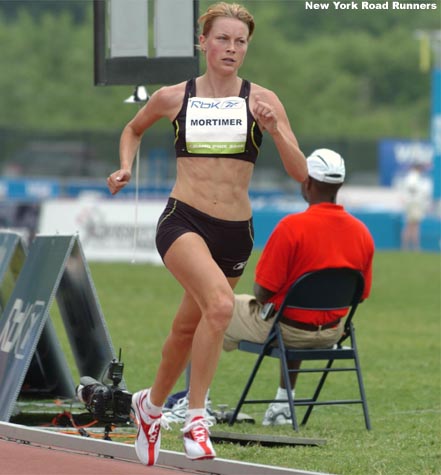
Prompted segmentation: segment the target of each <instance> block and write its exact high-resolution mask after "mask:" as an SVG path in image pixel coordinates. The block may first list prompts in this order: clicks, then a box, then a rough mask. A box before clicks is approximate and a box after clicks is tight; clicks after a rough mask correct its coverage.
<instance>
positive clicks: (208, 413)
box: [162, 396, 216, 424]
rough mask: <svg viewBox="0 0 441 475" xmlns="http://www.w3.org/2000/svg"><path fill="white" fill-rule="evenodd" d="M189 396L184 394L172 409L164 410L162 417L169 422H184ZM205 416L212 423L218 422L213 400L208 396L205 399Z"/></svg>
mask: <svg viewBox="0 0 441 475" xmlns="http://www.w3.org/2000/svg"><path fill="white" fill-rule="evenodd" d="M188 403H189V401H188V397H187V396H184V397H181V398H180V399H178V400H177V401H176V402H175V404H173V407H172V408H171V409H168V410H167V409H166V410H164V412H163V414H162V417H164V419H165V420H166V421H167V422H169V423H173V422H174V423H177V424H184V423H185V417H186V415H187V411H188ZM204 418H205V419H206V420H207V421H210V422H211V423H212V424H216V417H215V416H214V414H213V411H212V410H211V401H210V400H209V399H208V398H207V399H206V400H205V414H204Z"/></svg>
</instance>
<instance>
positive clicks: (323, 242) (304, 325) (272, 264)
mask: <svg viewBox="0 0 441 475" xmlns="http://www.w3.org/2000/svg"><path fill="white" fill-rule="evenodd" d="M307 165H308V174H309V177H308V178H307V179H306V181H305V182H304V183H303V184H302V195H303V198H304V199H305V201H307V203H308V204H309V207H308V208H307V209H306V211H304V212H301V213H296V214H291V215H289V216H286V217H285V218H283V219H282V220H281V221H280V222H279V223H278V225H277V226H276V228H275V229H274V231H273V232H272V234H271V236H270V238H269V240H268V242H267V243H266V245H265V248H264V249H263V251H262V255H261V257H260V259H259V262H258V264H257V267H256V271H255V283H254V296H252V295H237V296H236V301H235V308H234V313H233V318H232V320H231V322H230V325H229V326H228V328H227V331H226V332H225V337H224V344H223V348H224V350H225V351H231V350H234V349H237V346H238V342H239V341H240V340H248V341H254V342H258V343H262V342H263V341H264V340H265V338H266V336H267V335H268V332H269V330H270V328H271V325H272V321H271V319H268V320H263V319H262V316H261V312H262V308H263V305H264V304H265V303H267V302H273V303H274V305H275V308H276V309H278V308H279V307H280V305H281V303H282V301H283V299H284V297H285V294H286V292H287V290H288V288H289V287H290V286H291V284H292V283H293V282H294V281H295V280H296V279H297V278H298V277H300V276H301V275H302V274H305V273H306V272H309V271H312V270H318V269H323V268H327V267H351V268H353V269H358V270H360V271H361V272H362V273H363V275H364V279H365V288H364V293H363V297H362V299H363V300H364V299H365V298H367V297H368V295H369V293H370V289H371V282H372V259H373V255H374V242H373V239H372V236H371V234H370V233H369V231H368V229H367V227H366V226H365V225H364V224H363V223H362V222H361V221H359V220H358V219H356V218H355V217H354V216H352V215H350V214H349V213H348V212H347V211H345V209H344V208H343V206H340V205H338V204H336V198H337V192H338V190H339V188H340V187H341V185H342V183H343V181H344V178H345V164H344V161H343V159H342V157H341V156H340V155H339V154H338V153H336V152H333V151H332V150H328V149H319V150H316V151H315V152H313V153H312V155H311V156H309V157H308V158H307ZM346 313H347V312H346V311H345V310H339V311H335V312H324V311H305V310H303V311H302V310H295V309H288V310H287V312H286V314H285V315H284V316H283V317H282V320H281V321H282V325H281V328H282V334H283V338H284V341H285V343H286V344H287V346H289V347H293V348H325V347H330V346H332V345H334V344H335V343H336V342H337V341H338V340H339V339H340V337H341V336H342V333H343V324H344V322H343V317H344V316H345V314H346ZM300 363H301V361H294V362H290V367H291V369H295V368H299V367H300ZM296 378H297V374H296V373H290V380H291V384H292V387H293V388H294V387H295V383H296ZM293 396H294V391H293ZM275 399H276V400H277V399H285V400H286V399H287V393H286V388H285V387H284V383H283V379H282V376H281V375H280V386H279V388H278V391H277V394H276V397H275ZM287 423H291V418H290V411H289V406H288V403H272V404H270V405H269V407H268V409H267V411H266V413H265V416H264V419H263V425H281V424H287Z"/></svg>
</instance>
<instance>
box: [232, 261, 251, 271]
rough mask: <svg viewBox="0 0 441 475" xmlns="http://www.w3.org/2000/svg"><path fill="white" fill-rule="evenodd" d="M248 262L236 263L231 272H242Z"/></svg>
mask: <svg viewBox="0 0 441 475" xmlns="http://www.w3.org/2000/svg"><path fill="white" fill-rule="evenodd" d="M247 262H248V261H244V262H238V263H237V264H235V265H234V267H233V270H242V269H245V266H246V265H247Z"/></svg>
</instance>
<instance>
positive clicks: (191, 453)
mask: <svg viewBox="0 0 441 475" xmlns="http://www.w3.org/2000/svg"><path fill="white" fill-rule="evenodd" d="M212 425H213V424H212V422H210V421H207V419H205V418H204V417H201V416H198V417H194V418H193V419H192V421H191V422H190V423H189V424H187V425H186V426H185V427H184V428H183V429H181V430H182V432H183V433H184V449H185V456H186V457H187V458H188V459H190V460H205V459H213V458H215V457H216V452H215V451H214V448H213V444H212V443H211V440H210V431H209V427H210V426H212Z"/></svg>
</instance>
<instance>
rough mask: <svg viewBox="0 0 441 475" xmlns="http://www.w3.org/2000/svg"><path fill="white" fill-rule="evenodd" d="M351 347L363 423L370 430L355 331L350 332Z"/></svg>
mask: <svg viewBox="0 0 441 475" xmlns="http://www.w3.org/2000/svg"><path fill="white" fill-rule="evenodd" d="M352 347H353V348H354V359H355V368H356V370H357V380H358V387H359V389H360V397H361V401H362V405H363V414H364V423H365V425H366V429H367V430H371V428H372V426H371V421H370V418H369V410H368V405H367V398H366V392H365V390H364V384H363V376H362V374H361V366H360V359H359V357H358V350H357V342H356V341H355V331H353V332H352Z"/></svg>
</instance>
